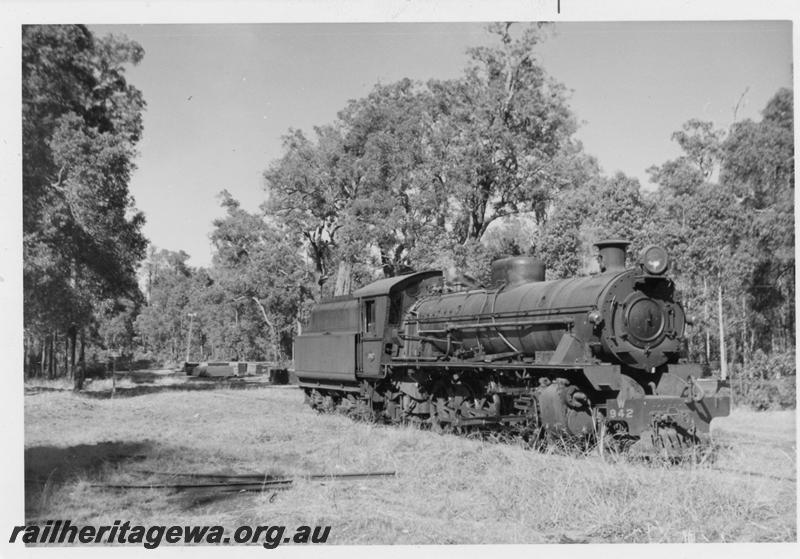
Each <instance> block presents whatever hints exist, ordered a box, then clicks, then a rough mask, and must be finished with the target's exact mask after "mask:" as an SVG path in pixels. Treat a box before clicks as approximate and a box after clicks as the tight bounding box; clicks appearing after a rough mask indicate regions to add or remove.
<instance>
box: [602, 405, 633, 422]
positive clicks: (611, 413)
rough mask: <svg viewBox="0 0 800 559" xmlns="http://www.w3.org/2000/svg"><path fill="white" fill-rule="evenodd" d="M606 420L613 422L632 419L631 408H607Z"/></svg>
mask: <svg viewBox="0 0 800 559" xmlns="http://www.w3.org/2000/svg"><path fill="white" fill-rule="evenodd" d="M608 419H611V420H614V421H622V420H625V419H633V408H619V409H617V408H608Z"/></svg>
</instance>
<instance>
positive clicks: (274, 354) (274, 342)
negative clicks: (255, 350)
mask: <svg viewBox="0 0 800 559" xmlns="http://www.w3.org/2000/svg"><path fill="white" fill-rule="evenodd" d="M252 299H253V302H255V304H256V305H258V308H259V309H261V315H262V316H263V317H264V322H266V323H267V326H269V331H270V338H271V340H270V345H271V346H272V348H271V349H272V360H273V361H275V362H277V361H278V356H277V351H278V343H279V340H278V332H277V331H276V330H275V325H274V324H272V321H271V320H270V319H269V317H268V316H267V311H266V309H264V305H262V304H261V301H259V300H258V298H256V297H252Z"/></svg>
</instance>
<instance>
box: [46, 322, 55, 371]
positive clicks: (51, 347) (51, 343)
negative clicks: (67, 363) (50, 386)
mask: <svg viewBox="0 0 800 559" xmlns="http://www.w3.org/2000/svg"><path fill="white" fill-rule="evenodd" d="M55 337H56V335H55V333H53V334H50V339H49V340H48V343H47V353H48V356H47V378H48V379H51V380H52V379H54V378H55V377H56V364H55V359H54V357H55Z"/></svg>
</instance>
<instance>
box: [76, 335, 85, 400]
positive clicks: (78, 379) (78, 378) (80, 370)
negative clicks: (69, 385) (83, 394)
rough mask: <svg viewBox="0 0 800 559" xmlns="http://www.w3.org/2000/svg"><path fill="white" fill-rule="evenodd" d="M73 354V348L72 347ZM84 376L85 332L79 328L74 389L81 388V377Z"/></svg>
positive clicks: (83, 377)
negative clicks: (78, 365)
mask: <svg viewBox="0 0 800 559" xmlns="http://www.w3.org/2000/svg"><path fill="white" fill-rule="evenodd" d="M73 354H74V348H73ZM73 366H74V365H73ZM85 378H86V333H85V331H84V330H83V329H81V356H80V367H79V368H78V369H76V370H75V384H74V387H75V391H78V390H83V379H85Z"/></svg>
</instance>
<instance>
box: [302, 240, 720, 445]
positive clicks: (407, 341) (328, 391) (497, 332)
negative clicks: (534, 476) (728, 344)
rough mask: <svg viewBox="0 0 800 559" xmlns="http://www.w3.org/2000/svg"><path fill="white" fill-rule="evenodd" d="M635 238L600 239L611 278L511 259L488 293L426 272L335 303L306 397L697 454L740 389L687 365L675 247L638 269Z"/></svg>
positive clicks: (312, 338) (456, 423)
mask: <svg viewBox="0 0 800 559" xmlns="http://www.w3.org/2000/svg"><path fill="white" fill-rule="evenodd" d="M628 244H629V243H628V242H627V241H615V240H612V241H604V242H601V243H597V245H596V246H597V247H598V249H599V260H600V273H597V274H594V275H590V276H586V277H575V278H570V279H563V280H555V281H544V266H543V265H542V264H541V263H540V262H539V261H538V260H536V259H533V258H528V257H508V258H503V259H500V260H496V261H495V262H493V263H492V285H491V286H490V287H489V288H488V289H483V288H481V289H470V290H466V291H456V292H446V291H445V290H444V288H443V278H442V274H441V272H438V271H426V272H418V273H412V274H408V275H404V276H398V277H393V278H387V279H382V280H379V281H376V282H374V283H372V284H369V285H367V286H365V287H363V288H361V289H359V290H357V291H355V292H354V293H353V294H352V295H347V296H341V297H335V298H333V299H331V300H328V301H324V302H322V303H320V304H318V305H317V306H316V307H315V308H314V309H313V311H312V313H311V316H310V320H309V323H308V325H307V327H306V328H305V330H304V332H303V333H302V334H301V335H299V336H298V337H297V339H296V341H295V373H296V375H297V377H298V381H299V384H300V386H301V387H302V388H303V389H304V390H305V393H306V400H307V402H308V403H310V404H311V405H312V407H314V408H316V409H322V410H333V409H336V408H340V409H341V408H343V409H345V410H350V411H354V412H358V413H362V414H366V415H369V416H371V417H382V418H384V419H388V420H390V421H393V422H409V421H410V422H420V423H429V424H431V425H432V426H434V427H435V428H466V427H473V426H477V427H480V428H493V429H500V430H511V431H513V430H516V431H518V432H523V433H532V434H534V435H535V436H540V435H553V436H558V437H563V436H567V437H578V438H584V437H585V438H587V439H591V438H596V437H597V436H598V434H600V435H601V438H603V439H606V438H607V436H608V437H611V438H612V439H616V440H625V441H628V442H632V443H634V445H635V446H636V447H639V448H640V449H641V450H644V451H650V450H653V449H656V450H660V451H665V452H668V453H674V452H682V451H684V450H686V449H687V448H691V447H692V445H694V444H696V443H698V442H703V441H705V440H706V439H707V438H708V433H709V423H710V421H711V419H712V418H714V417H719V416H725V415H728V414H729V412H730V388H729V385H728V383H727V382H726V381H724V380H720V379H718V378H714V377H709V376H706V375H704V367H703V366H702V365H700V364H689V363H682V362H681V360H680V353H681V347H682V344H683V334H684V329H685V326H686V324H687V318H686V315H685V313H684V311H683V308H682V307H681V305H680V304H679V303H678V302H677V301H676V300H675V298H674V289H675V287H674V284H673V282H672V280H670V279H669V277H668V276H667V275H666V274H667V270H668V268H669V258H668V255H667V254H666V251H664V249H662V248H660V247H658V246H649V247H647V248H645V249H644V250H643V251H642V253H641V255H640V257H639V259H638V260H637V261H636V263H635V265H633V266H632V267H629V268H626V267H625V252H626V247H627V245H628ZM606 434H607V436H606Z"/></svg>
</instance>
